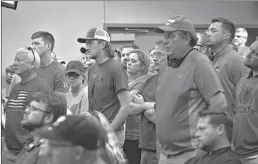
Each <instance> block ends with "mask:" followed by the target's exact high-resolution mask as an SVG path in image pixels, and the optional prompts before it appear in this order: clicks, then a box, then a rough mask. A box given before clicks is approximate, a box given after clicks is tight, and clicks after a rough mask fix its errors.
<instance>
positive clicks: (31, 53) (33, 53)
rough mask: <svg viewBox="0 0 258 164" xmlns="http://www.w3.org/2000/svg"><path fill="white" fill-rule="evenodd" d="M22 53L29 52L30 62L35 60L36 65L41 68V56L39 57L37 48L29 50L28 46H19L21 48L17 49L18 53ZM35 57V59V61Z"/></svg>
mask: <svg viewBox="0 0 258 164" xmlns="http://www.w3.org/2000/svg"><path fill="white" fill-rule="evenodd" d="M21 53H23V54H27V56H28V59H29V61H30V62H34V63H35V67H36V68H39V66H40V57H39V54H38V53H37V52H36V51H35V50H33V49H31V50H29V49H28V48H26V47H23V48H19V49H17V50H16V54H21ZM34 58H35V61H34Z"/></svg>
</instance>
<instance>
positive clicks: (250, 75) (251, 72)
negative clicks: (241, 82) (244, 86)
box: [247, 71, 258, 79]
mask: <svg viewBox="0 0 258 164" xmlns="http://www.w3.org/2000/svg"><path fill="white" fill-rule="evenodd" d="M253 74H254V73H253V71H250V72H249V74H248V76H247V79H248V78H251V77H258V75H256V76H253Z"/></svg>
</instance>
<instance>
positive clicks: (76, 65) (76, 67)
mask: <svg viewBox="0 0 258 164" xmlns="http://www.w3.org/2000/svg"><path fill="white" fill-rule="evenodd" d="M69 72H76V73H78V74H80V75H81V74H84V73H85V68H84V67H83V64H82V62H80V61H78V60H74V61H70V62H69V63H68V64H67V66H66V68H65V74H67V73H69Z"/></svg>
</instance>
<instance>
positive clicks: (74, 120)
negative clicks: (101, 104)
mask: <svg viewBox="0 0 258 164" xmlns="http://www.w3.org/2000/svg"><path fill="white" fill-rule="evenodd" d="M35 132H36V134H38V135H39V136H41V137H43V138H46V139H49V140H54V141H64V142H69V143H71V144H73V145H80V146H82V147H84V148H86V149H88V150H95V149H97V148H99V147H102V146H104V145H105V143H106V141H107V140H106V135H105V134H106V133H105V130H104V128H103V127H102V126H101V124H100V122H99V121H98V120H97V119H96V118H95V117H93V116H91V115H81V116H78V115H77V116H76V115H69V116H61V117H59V118H58V119H57V121H56V122H54V123H53V125H51V126H45V127H43V128H40V129H37V130H36V131H35Z"/></svg>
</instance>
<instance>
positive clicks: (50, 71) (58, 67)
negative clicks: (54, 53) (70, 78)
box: [38, 61, 68, 92]
mask: <svg viewBox="0 0 258 164" xmlns="http://www.w3.org/2000/svg"><path fill="white" fill-rule="evenodd" d="M64 70H65V68H64V66H63V65H62V64H60V63H58V62H57V61H53V62H52V63H51V64H50V65H48V66H46V67H40V68H39V69H38V75H39V76H40V77H41V78H42V79H43V80H45V81H46V82H47V84H48V85H49V86H50V88H51V90H52V91H57V92H67V91H68V87H67V85H66V83H65V72H64Z"/></svg>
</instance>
